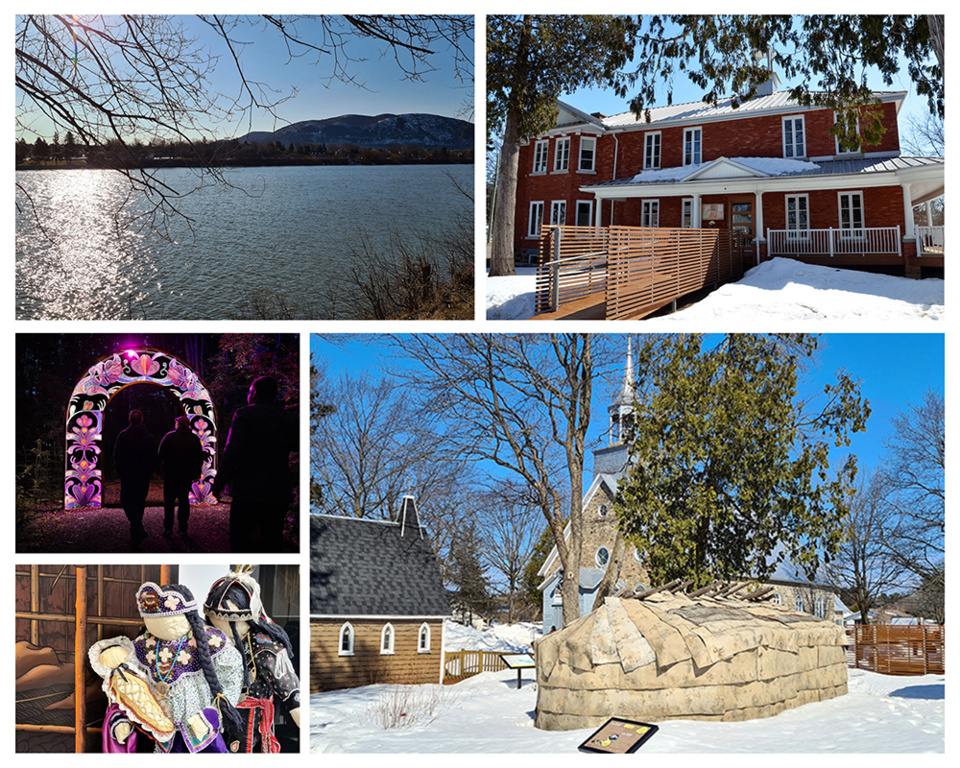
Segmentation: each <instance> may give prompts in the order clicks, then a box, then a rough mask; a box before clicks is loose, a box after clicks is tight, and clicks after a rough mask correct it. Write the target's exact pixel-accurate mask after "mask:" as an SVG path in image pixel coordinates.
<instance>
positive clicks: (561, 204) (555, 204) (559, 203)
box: [550, 200, 567, 224]
mask: <svg viewBox="0 0 960 768" xmlns="http://www.w3.org/2000/svg"><path fill="white" fill-rule="evenodd" d="M557 208H562V209H563V216H561V217H560V219H561V220H560V221H556V220H555V215H554V214H555V213H556V211H557ZM550 223H551V224H566V223H567V201H566V200H551V201H550Z"/></svg>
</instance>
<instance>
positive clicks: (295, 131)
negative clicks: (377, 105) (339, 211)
mask: <svg viewBox="0 0 960 768" xmlns="http://www.w3.org/2000/svg"><path fill="white" fill-rule="evenodd" d="M473 132H474V125H473V123H468V122H467V121H465V120H458V119H457V118H454V117H442V116H441V115H428V114H423V113H411V114H406V115H373V116H371V115H340V117H329V118H327V119H325V120H304V121H302V122H299V123H293V124H292V125H287V126H284V127H283V128H280V129H279V130H277V131H273V132H271V131H253V132H252V133H248V134H247V135H245V136H241V137H240V138H239V141H240V142H241V143H243V142H245V141H247V142H271V141H279V142H282V143H283V144H294V145H297V144H331V145H336V144H356V145H357V146H360V147H377V148H380V147H387V146H389V145H391V144H401V145H412V146H416V147H426V148H439V147H446V148H447V149H473Z"/></svg>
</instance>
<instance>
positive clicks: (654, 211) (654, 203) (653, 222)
mask: <svg viewBox="0 0 960 768" xmlns="http://www.w3.org/2000/svg"><path fill="white" fill-rule="evenodd" d="M640 226H641V227H659V226H660V201H659V200H644V201H642V203H641V205H640Z"/></svg>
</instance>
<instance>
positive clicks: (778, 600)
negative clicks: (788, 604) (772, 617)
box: [773, 592, 783, 605]
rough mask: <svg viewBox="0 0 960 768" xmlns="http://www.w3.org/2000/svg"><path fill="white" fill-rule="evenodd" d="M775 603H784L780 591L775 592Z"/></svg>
mask: <svg viewBox="0 0 960 768" xmlns="http://www.w3.org/2000/svg"><path fill="white" fill-rule="evenodd" d="M773 604H774V605H783V597H782V596H781V594H780V593H779V592H774V593H773Z"/></svg>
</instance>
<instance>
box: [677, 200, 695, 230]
mask: <svg viewBox="0 0 960 768" xmlns="http://www.w3.org/2000/svg"><path fill="white" fill-rule="evenodd" d="M680 226H681V228H683V229H692V228H693V198H692V197H685V198H683V203H682V204H681V208H680Z"/></svg>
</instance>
